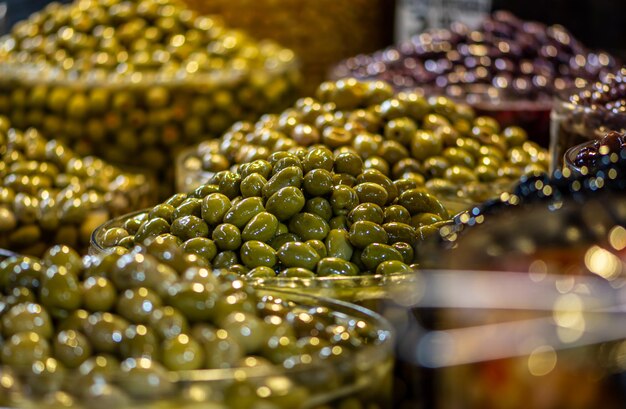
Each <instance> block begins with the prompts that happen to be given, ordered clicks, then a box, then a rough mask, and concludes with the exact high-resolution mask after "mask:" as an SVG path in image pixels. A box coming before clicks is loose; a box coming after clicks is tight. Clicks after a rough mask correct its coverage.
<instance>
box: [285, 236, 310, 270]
mask: <svg viewBox="0 0 626 409" xmlns="http://www.w3.org/2000/svg"><path fill="white" fill-rule="evenodd" d="M276 255H277V256H278V259H279V260H280V262H281V263H283V264H284V265H285V266H287V267H302V268H306V269H308V270H313V269H315V265H316V264H317V262H318V261H319V260H320V255H319V254H318V253H317V251H315V249H314V248H313V247H311V246H310V245H308V244H306V243H302V242H288V243H285V244H283V245H282V246H281V247H280V248H279V249H278V251H277V252H276Z"/></svg>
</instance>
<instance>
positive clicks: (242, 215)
mask: <svg viewBox="0 0 626 409" xmlns="http://www.w3.org/2000/svg"><path fill="white" fill-rule="evenodd" d="M264 210H265V208H264V206H263V200H262V199H261V198H260V197H248V198H245V199H242V200H240V201H239V202H237V203H236V204H234V205H233V206H232V207H231V208H230V209H229V210H228V211H227V212H226V214H225V215H224V220H223V221H224V223H230V224H233V225H235V226H237V227H238V228H239V229H242V228H243V227H244V226H245V225H246V224H247V223H248V222H249V221H250V219H252V218H253V217H254V216H256V215H257V214H259V213H261V212H263V211H264Z"/></svg>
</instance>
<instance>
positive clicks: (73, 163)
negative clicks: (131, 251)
mask: <svg viewBox="0 0 626 409" xmlns="http://www.w3.org/2000/svg"><path fill="white" fill-rule="evenodd" d="M0 146H1V148H0V247H1V248H5V249H9V250H12V251H16V252H19V253H22V254H30V255H36V256H42V255H43V252H44V250H45V249H46V247H48V246H50V245H52V244H65V245H68V246H72V247H76V248H80V249H86V248H87V246H88V244H89V241H90V238H91V233H92V231H93V230H94V229H95V228H96V227H98V225H100V224H102V223H103V222H104V221H106V220H107V219H110V218H111V217H114V216H115V215H120V214H124V213H128V212H129V211H131V210H136V209H141V208H144V207H146V206H148V205H150V204H153V202H154V200H155V197H156V189H155V186H154V184H153V183H152V182H151V181H150V178H148V177H146V176H145V175H141V174H133V173H126V172H123V171H122V170H120V169H119V168H117V167H115V166H113V165H110V164H108V163H107V162H105V161H103V160H101V159H98V158H96V157H93V156H85V157H83V156H80V155H79V154H77V153H76V152H74V151H72V150H71V149H69V148H68V147H67V146H65V145H64V144H62V143H61V142H59V141H57V140H52V141H47V140H46V139H44V137H43V136H42V135H41V133H40V131H39V130H37V129H35V128H30V129H27V130H19V129H16V128H12V127H11V124H10V122H9V120H8V119H7V118H6V117H0ZM128 235H129V233H128V231H127V230H125V229H123V228H119V229H116V230H112V231H110V232H108V233H107V235H106V237H105V238H104V242H105V243H106V244H107V245H118V244H119V243H120V242H123V240H124V238H125V237H127V236H128ZM43 256H44V257H45V258H47V259H49V260H50V261H51V262H55V263H56V264H58V265H59V266H63V267H64V268H66V269H67V268H70V267H71V266H72V265H73V264H72V263H73V262H74V261H75V259H76V258H77V257H78V255H77V254H72V253H69V252H68V248H67V247H64V248H62V249H61V250H60V251H59V253H57V254H47V255H43ZM74 264H75V263H74ZM69 272H70V273H71V271H69Z"/></svg>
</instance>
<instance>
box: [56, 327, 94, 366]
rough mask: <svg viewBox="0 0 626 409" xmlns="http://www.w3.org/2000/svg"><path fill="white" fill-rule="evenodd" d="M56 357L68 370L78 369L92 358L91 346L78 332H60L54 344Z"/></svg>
mask: <svg viewBox="0 0 626 409" xmlns="http://www.w3.org/2000/svg"><path fill="white" fill-rule="evenodd" d="M52 350H53V352H54V356H55V357H56V358H57V359H58V360H59V362H61V363H62V364H63V365H65V366H66V367H68V368H78V367H79V366H80V365H81V364H82V363H83V362H85V360H87V358H89V357H90V356H91V352H92V350H91V345H90V344H89V341H88V340H87V338H86V337H85V336H84V335H83V334H81V333H80V332H78V331H74V330H66V331H60V332H58V333H57V334H56V336H55V337H54V340H53V343H52Z"/></svg>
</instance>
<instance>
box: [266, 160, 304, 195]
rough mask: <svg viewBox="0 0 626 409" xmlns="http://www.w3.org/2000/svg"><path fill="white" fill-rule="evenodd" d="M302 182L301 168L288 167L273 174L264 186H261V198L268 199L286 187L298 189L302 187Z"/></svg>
mask: <svg viewBox="0 0 626 409" xmlns="http://www.w3.org/2000/svg"><path fill="white" fill-rule="evenodd" d="M302 180H303V175H302V168H299V167H297V166H289V167H287V168H285V169H283V170H281V171H279V172H278V173H276V174H274V176H272V177H271V178H270V180H268V182H267V183H266V184H265V186H263V197H265V198H270V197H271V196H272V195H273V194H274V193H276V192H278V191H279V190H280V189H282V188H284V187H287V186H292V187H296V188H300V187H301V186H302Z"/></svg>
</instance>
